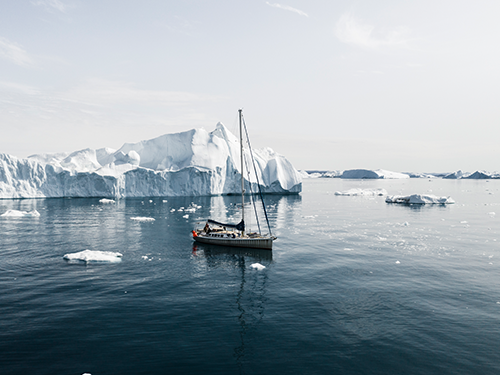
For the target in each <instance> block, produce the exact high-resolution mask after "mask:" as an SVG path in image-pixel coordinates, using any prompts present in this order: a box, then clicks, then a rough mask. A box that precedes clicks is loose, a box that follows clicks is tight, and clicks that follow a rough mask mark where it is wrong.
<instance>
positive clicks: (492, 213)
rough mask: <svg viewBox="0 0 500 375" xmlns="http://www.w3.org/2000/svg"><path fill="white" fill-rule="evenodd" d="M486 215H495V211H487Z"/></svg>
mask: <svg viewBox="0 0 500 375" xmlns="http://www.w3.org/2000/svg"><path fill="white" fill-rule="evenodd" d="M488 215H490V216H495V215H496V213H495V212H488Z"/></svg>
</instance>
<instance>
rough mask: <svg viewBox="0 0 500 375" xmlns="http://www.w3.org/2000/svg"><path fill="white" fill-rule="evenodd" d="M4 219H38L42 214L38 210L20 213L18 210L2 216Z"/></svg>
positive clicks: (7, 212) (9, 211)
mask: <svg viewBox="0 0 500 375" xmlns="http://www.w3.org/2000/svg"><path fill="white" fill-rule="evenodd" d="M0 216H4V217H38V216H40V213H39V212H38V211H37V210H33V211H18V210H8V211H6V212H4V213H3V214H1V215H0Z"/></svg>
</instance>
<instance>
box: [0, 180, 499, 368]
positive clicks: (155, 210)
mask: <svg viewBox="0 0 500 375" xmlns="http://www.w3.org/2000/svg"><path fill="white" fill-rule="evenodd" d="M355 187H356V188H359V187H361V188H365V189H369V188H385V189H386V190H387V191H388V192H389V194H399V193H406V194H413V193H421V194H434V195H438V196H441V195H451V197H452V198H453V199H454V200H455V201H456V204H454V205H449V206H433V207H431V206H425V207H411V206H399V205H390V204H386V203H385V202H384V197H371V198H366V197H344V196H336V195H334V192H335V191H337V190H338V191H342V190H347V189H350V188H355ZM165 199H166V200H167V201H166V202H164V199H158V198H152V199H151V200H150V199H127V200H122V201H119V202H118V203H117V204H115V205H103V204H100V203H99V200H98V199H47V200H4V201H0V214H1V213H3V212H5V211H7V210H8V209H17V210H23V211H27V210H32V209H37V210H38V211H39V212H40V215H41V216H40V217H39V218H27V217H23V218H12V217H10V218H5V217H1V218H0V373H1V374H37V375H41V374H51V375H52V374H82V373H85V372H86V373H91V374H93V375H98V374H125V373H126V374H178V373H179V374H180V373H196V374H202V373H203V374H271V373H279V374H297V373H304V374H498V373H500V353H499V348H500V267H499V265H500V259H499V258H500V248H499V241H500V226H499V221H498V220H499V219H498V217H499V216H500V181H490V182H487V181H447V180H432V181H428V180H406V181H402V180H397V181H396V180H395V181H347V180H339V179H320V180H306V181H305V182H304V192H303V193H302V194H301V195H300V196H269V197H267V205H268V210H269V212H270V219H271V225H272V227H273V228H274V232H275V234H276V235H278V237H279V239H278V241H276V242H275V246H274V250H273V251H272V253H270V252H259V251H232V250H231V249H228V248H221V247H210V246H203V245H197V246H194V245H193V242H192V240H191V237H190V231H191V229H192V228H193V226H194V225H195V223H196V222H197V221H200V220H202V219H204V218H206V217H207V216H209V215H210V216H211V217H213V218H219V219H224V218H226V217H227V218H229V219H230V218H231V217H237V215H238V214H239V211H238V209H237V207H236V206H235V204H236V203H237V201H238V197H212V198H210V197H202V198H199V197H197V198H195V197H190V198H165ZM191 202H194V203H195V204H197V205H199V206H202V207H201V208H199V209H198V210H197V211H196V212H195V213H189V217H188V218H185V217H183V216H184V215H186V212H179V211H175V212H171V209H176V210H177V209H179V208H180V207H188V206H189V205H190V204H191ZM137 216H141V217H152V218H155V221H154V222H137V221H134V220H131V217H137ZM85 249H90V250H101V251H114V252H115V251H116V252H120V253H122V254H123V258H122V261H121V262H119V263H88V264H85V263H80V264H74V263H68V262H66V261H65V260H64V259H63V255H64V254H67V253H73V252H79V251H82V250H85ZM257 262H258V263H261V264H262V265H264V266H266V268H265V269H263V270H261V271H259V270H256V269H254V268H252V267H250V266H251V264H253V263H257Z"/></svg>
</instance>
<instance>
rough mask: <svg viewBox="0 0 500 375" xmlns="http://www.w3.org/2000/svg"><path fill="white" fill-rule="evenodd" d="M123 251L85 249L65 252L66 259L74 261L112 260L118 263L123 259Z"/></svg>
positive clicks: (111, 261)
mask: <svg viewBox="0 0 500 375" xmlns="http://www.w3.org/2000/svg"><path fill="white" fill-rule="evenodd" d="M122 256H123V255H122V254H121V253H115V252H112V251H98V250H83V251H80V252H78V253H71V254H65V255H64V256H63V258H64V259H66V260H67V261H69V262H70V263H72V262H80V261H82V262H86V263H88V262H110V263H117V262H121V260H122Z"/></svg>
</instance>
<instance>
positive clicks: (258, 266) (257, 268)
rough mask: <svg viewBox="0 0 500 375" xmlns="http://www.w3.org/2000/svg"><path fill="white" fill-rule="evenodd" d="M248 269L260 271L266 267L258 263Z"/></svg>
mask: <svg viewBox="0 0 500 375" xmlns="http://www.w3.org/2000/svg"><path fill="white" fill-rule="evenodd" d="M250 268H255V269H256V270H258V271H262V270H263V269H264V268H266V266H263V265H262V264H260V263H253V264H251V265H250Z"/></svg>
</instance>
